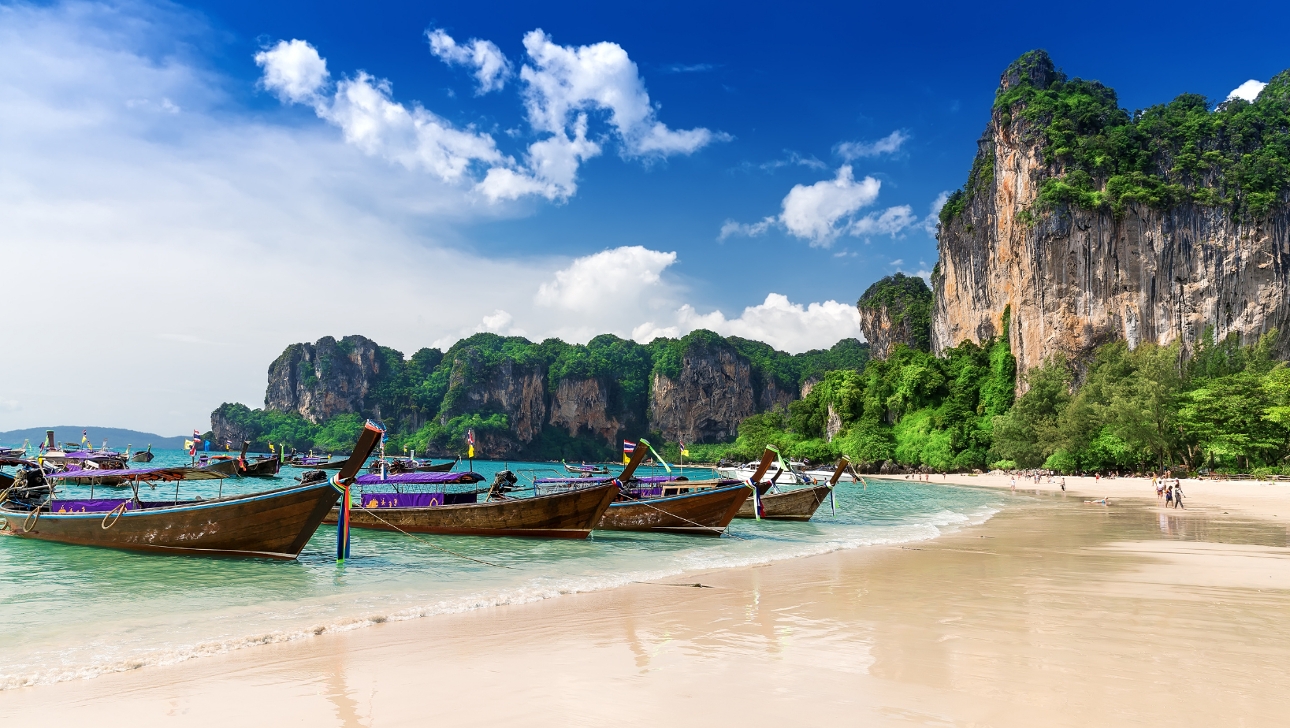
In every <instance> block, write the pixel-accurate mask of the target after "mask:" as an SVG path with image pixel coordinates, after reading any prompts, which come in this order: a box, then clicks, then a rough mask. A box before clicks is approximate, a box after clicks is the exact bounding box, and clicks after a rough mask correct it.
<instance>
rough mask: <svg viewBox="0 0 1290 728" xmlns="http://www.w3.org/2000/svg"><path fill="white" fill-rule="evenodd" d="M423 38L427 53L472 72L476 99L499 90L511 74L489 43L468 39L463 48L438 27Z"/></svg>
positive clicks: (506, 61)
mask: <svg viewBox="0 0 1290 728" xmlns="http://www.w3.org/2000/svg"><path fill="white" fill-rule="evenodd" d="M426 39H427V40H429V41H430V52H431V53H433V54H435V55H436V56H437V57H438V58H439V59H440V60H442V61H443V62H444V63H447V64H449V65H456V66H468V67H470V68H472V69H474V74H475V80H476V81H478V82H479V87H478V88H477V89H476V90H475V95H476V96H483V95H484V94H486V93H488V92H489V91H501V90H502V88H503V87H505V86H506V80H507V79H508V78H510V77H511V75H512V74H513V71H512V68H511V62H510V60H509V59H508V58H507V57H506V54H504V53H502V49H501V48H498V47H497V44H496V43H493V42H492V41H487V40H480V39H478V38H471V39H470V40H468V41H466V43H465V44H464V45H458V44H457V41H455V40H453V39H452V36H450V35H448V34H447V33H445V32H444V31H443V30H442V29H440V28H435V29H434V30H428V31H426Z"/></svg>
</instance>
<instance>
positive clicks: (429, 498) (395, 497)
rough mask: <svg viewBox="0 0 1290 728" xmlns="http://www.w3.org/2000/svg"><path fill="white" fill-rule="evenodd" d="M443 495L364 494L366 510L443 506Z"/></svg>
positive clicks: (363, 501)
mask: <svg viewBox="0 0 1290 728" xmlns="http://www.w3.org/2000/svg"><path fill="white" fill-rule="evenodd" d="M443 500H444V498H443V493H364V494H363V495H362V503H363V507H364V508H368V509H373V510H374V509H377V508H431V507H434V506H441V505H443Z"/></svg>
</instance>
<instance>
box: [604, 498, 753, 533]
mask: <svg viewBox="0 0 1290 728" xmlns="http://www.w3.org/2000/svg"><path fill="white" fill-rule="evenodd" d="M619 492H620V493H623V492H622V490H621V489H620V490H619ZM623 495H624V496H626V497H627V498H629V499H631V501H632V502H633V503H639V504H641V505H643V506H645V507H646V508H651V509H653V510H656V511H658V512H659V513H662V514H663V515H665V516H671V517H673V518H678V519H680V520H682V521H685V522H686V523H689V524H691V525H694V526H698V527H699V528H701V529H703V530H705V531H716V532H717V533H721V532H722V531H725V532H726V533H728V534H730V536H731V537H732V538H737V539H739V540H740V541H746V540H747V539H745V538H744V537H743V536H740V535H739V534H737V533H735V532H734V531H731V530H730V526H726V527H725V528H717V527H716V526H705V525H703V524H702V523H696V522H694V521H691V520H690V519H688V518H686V517H685V516H678V515H676V514H675V513H671V512H669V511H665V510H663V509H662V508H656V507H655V506H652V505H650V504H649V503H648V502H647V501H646V500H645V499H643V498H637V497H636V496H634V495H632V494H631V493H623ZM611 507H612V506H611Z"/></svg>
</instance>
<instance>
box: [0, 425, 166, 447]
mask: <svg viewBox="0 0 1290 728" xmlns="http://www.w3.org/2000/svg"><path fill="white" fill-rule="evenodd" d="M46 430H53V431H54V442H57V443H58V444H60V445H61V444H63V443H66V442H77V443H79V442H80V441H81V433H82V432H85V433H86V435H87V437H88V438H89V441H90V444H91V445H93V446H94V447H99V446H101V445H102V444H103V441H104V440H107V443H108V446H109V447H112V448H115V449H118V450H125V447H126V445H130V446H132V447H134V449H136V450H142V449H144V448H146V447H148V446H149V445H152V449H153V450H179V449H181V448H183V446H184V440H185V439H186V438H185V436H184V435H175V436H174V437H164V436H162V435H157V434H155V433H152V432H139V431H138V430H123V429H121V428H119V427H82V426H75V425H57V426H53V427H30V428H27V429H25V430H9V431H8V432H0V445H5V446H17V445H21V444H22V443H23V441H27V442H30V443H31V444H32V446H33V447H38V446H39V445H40V443H42V442H44V441H45V431H46ZM188 437H191V435H190V436H188Z"/></svg>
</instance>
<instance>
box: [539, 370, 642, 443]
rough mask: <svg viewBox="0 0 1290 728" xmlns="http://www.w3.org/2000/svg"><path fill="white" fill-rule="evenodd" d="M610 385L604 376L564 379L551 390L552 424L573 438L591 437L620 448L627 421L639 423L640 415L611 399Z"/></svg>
mask: <svg viewBox="0 0 1290 728" xmlns="http://www.w3.org/2000/svg"><path fill="white" fill-rule="evenodd" d="M611 386H612V385H611V384H610V383H609V382H606V381H604V380H603V379H598V378H596V379H570V378H565V379H561V380H560V382H559V383H558V384H557V385H556V388H555V391H553V392H552V393H551V418H550V420H548V421H549V422H550V423H551V424H552V425H555V426H556V427H559V428H562V429H564V430H566V431H567V432H568V433H569V436H570V437H578V436H580V435H582V436H590V437H593V438H595V439H597V440H600V441H603V442H604V443H605V444H607V445H609V446H610V447H617V443H618V436H619V433H620V432H622V431H623V428H624V427H625V423H628V422H631V423H632V424H636V425H639V422H638V420H639V418H638V417H633V416H632V414H633V413H631V412H630V411H623V410H622V408H621V407H615V406H614V403H613V402H611V396H610V389H611Z"/></svg>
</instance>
